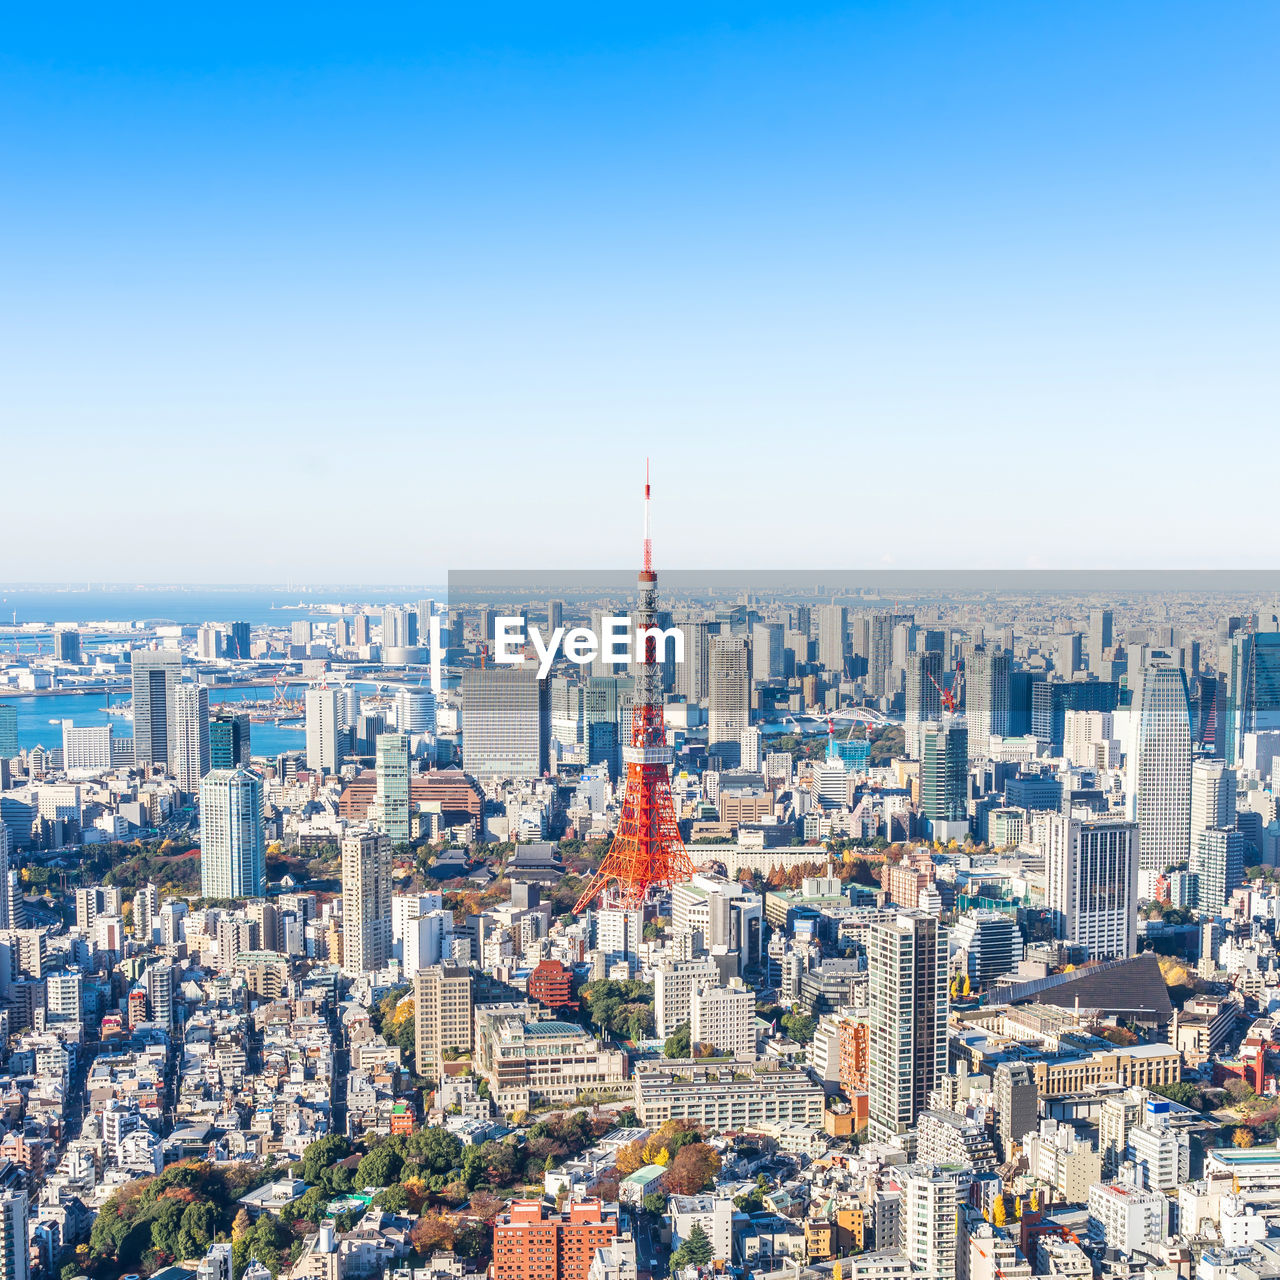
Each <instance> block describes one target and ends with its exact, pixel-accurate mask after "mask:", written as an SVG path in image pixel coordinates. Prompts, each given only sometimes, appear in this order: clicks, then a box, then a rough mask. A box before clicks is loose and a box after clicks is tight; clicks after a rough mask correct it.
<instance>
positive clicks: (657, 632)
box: [493, 614, 684, 680]
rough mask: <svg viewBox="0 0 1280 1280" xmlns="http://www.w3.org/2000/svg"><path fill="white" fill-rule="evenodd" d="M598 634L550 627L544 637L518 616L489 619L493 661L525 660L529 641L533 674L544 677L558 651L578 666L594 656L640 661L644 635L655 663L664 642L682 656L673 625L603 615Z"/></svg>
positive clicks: (617, 662)
mask: <svg viewBox="0 0 1280 1280" xmlns="http://www.w3.org/2000/svg"><path fill="white" fill-rule="evenodd" d="M600 630H601V634H600V635H596V633H595V632H594V631H593V630H592V629H591V628H590V627H567V628H566V627H556V628H554V630H552V632H551V638H550V640H547V639H545V638H544V637H543V634H542V630H541V628H539V627H529V628H528V630H527V635H526V626H525V620H524V619H523V618H521V617H502V618H495V619H494V623H493V643H494V648H493V660H494V661H495V662H503V663H507V664H508V665H510V666H520V665H521V664H522V663H524V662H525V661H527V658H526V655H525V649H526V647H527V646H529V645H532V646H533V649H534V652H535V653H536V654H537V655H538V679H540V680H542V679H545V678H546V676H547V675H548V673H549V672H550V671H551V667H552V664H553V663H554V662H555V660H556V658H557V657H558V656H559V655H560V654H561V653H562V652H563V655H564V657H566V658H567V659H568V660H569V661H570V662H576V663H577V664H578V665H579V666H580V667H581V666H586V664H587V663H589V662H595V661H596V659H597V658H599V659H600V661H602V662H604V663H606V664H608V665H609V666H613V667H625V666H629V665H630V664H631V663H633V662H643V661H644V660H645V654H646V652H647V651H648V647H649V642H650V640H652V641H653V654H654V661H655V662H665V661H666V652H667V642H668V641H670V642H671V659H672V661H674V662H683V661H684V632H682V631H681V630H680V628H679V627H667V628H666V629H665V630H664V629H663V628H662V627H632V625H631V619H630V618H628V617H626V616H625V615H616V616H615V615H612V614H611V615H609V616H607V617H604V618H601V619H600Z"/></svg>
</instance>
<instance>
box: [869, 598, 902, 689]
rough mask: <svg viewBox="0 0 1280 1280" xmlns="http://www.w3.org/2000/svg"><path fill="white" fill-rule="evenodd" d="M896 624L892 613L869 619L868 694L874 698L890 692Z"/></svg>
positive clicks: (872, 616) (877, 614)
mask: <svg viewBox="0 0 1280 1280" xmlns="http://www.w3.org/2000/svg"><path fill="white" fill-rule="evenodd" d="M896 623H897V617H896V616H895V615H894V614H892V613H873V614H872V615H871V616H870V617H869V618H868V619H867V692H868V693H870V695H871V696H872V697H873V698H883V697H884V696H885V694H886V693H888V692H890V689H889V676H890V673H891V672H892V670H893V628H894V626H895V624H896Z"/></svg>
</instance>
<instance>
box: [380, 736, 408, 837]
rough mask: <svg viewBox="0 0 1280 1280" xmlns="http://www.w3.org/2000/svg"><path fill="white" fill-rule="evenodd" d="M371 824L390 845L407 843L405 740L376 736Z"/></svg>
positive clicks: (406, 738)
mask: <svg viewBox="0 0 1280 1280" xmlns="http://www.w3.org/2000/svg"><path fill="white" fill-rule="evenodd" d="M376 753H377V759H376V764H375V769H376V773H377V798H376V800H375V801H374V813H375V822H376V825H377V827H378V830H379V831H382V832H385V834H386V835H387V836H388V837H389V839H390V841H391V843H392V844H407V843H408V842H409V738H408V735H407V734H403V733H380V734H379V735H378V739H377V746H376Z"/></svg>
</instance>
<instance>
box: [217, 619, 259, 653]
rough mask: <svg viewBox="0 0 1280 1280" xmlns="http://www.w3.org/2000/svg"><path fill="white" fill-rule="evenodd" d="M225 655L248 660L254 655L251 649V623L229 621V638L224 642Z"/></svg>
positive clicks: (223, 651)
mask: <svg viewBox="0 0 1280 1280" xmlns="http://www.w3.org/2000/svg"><path fill="white" fill-rule="evenodd" d="M223 646H224V647H223V650H222V653H223V657H226V658H240V659H243V660H247V659H248V658H250V657H251V656H252V654H251V652H250V649H249V624H248V623H247V622H228V623H227V638H226V640H225V641H224V642H223Z"/></svg>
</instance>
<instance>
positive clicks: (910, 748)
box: [903, 651, 967, 760]
mask: <svg viewBox="0 0 1280 1280" xmlns="http://www.w3.org/2000/svg"><path fill="white" fill-rule="evenodd" d="M941 685H942V654H940V653H930V652H923V651H922V652H917V653H909V654H907V690H906V694H907V697H906V702H907V706H906V712H907V714H906V724H905V725H904V731H903V737H904V739H905V743H906V751H907V756H908V757H909V758H910V759H912V760H919V759H920V726H921V725H922V724H924V723H925V722H926V721H929V720H938V719H939V718H940V717H941V716H942V695H941V694H940V693H939V692H938V689H939V688H940V687H941ZM966 751H967V747H966Z"/></svg>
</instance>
